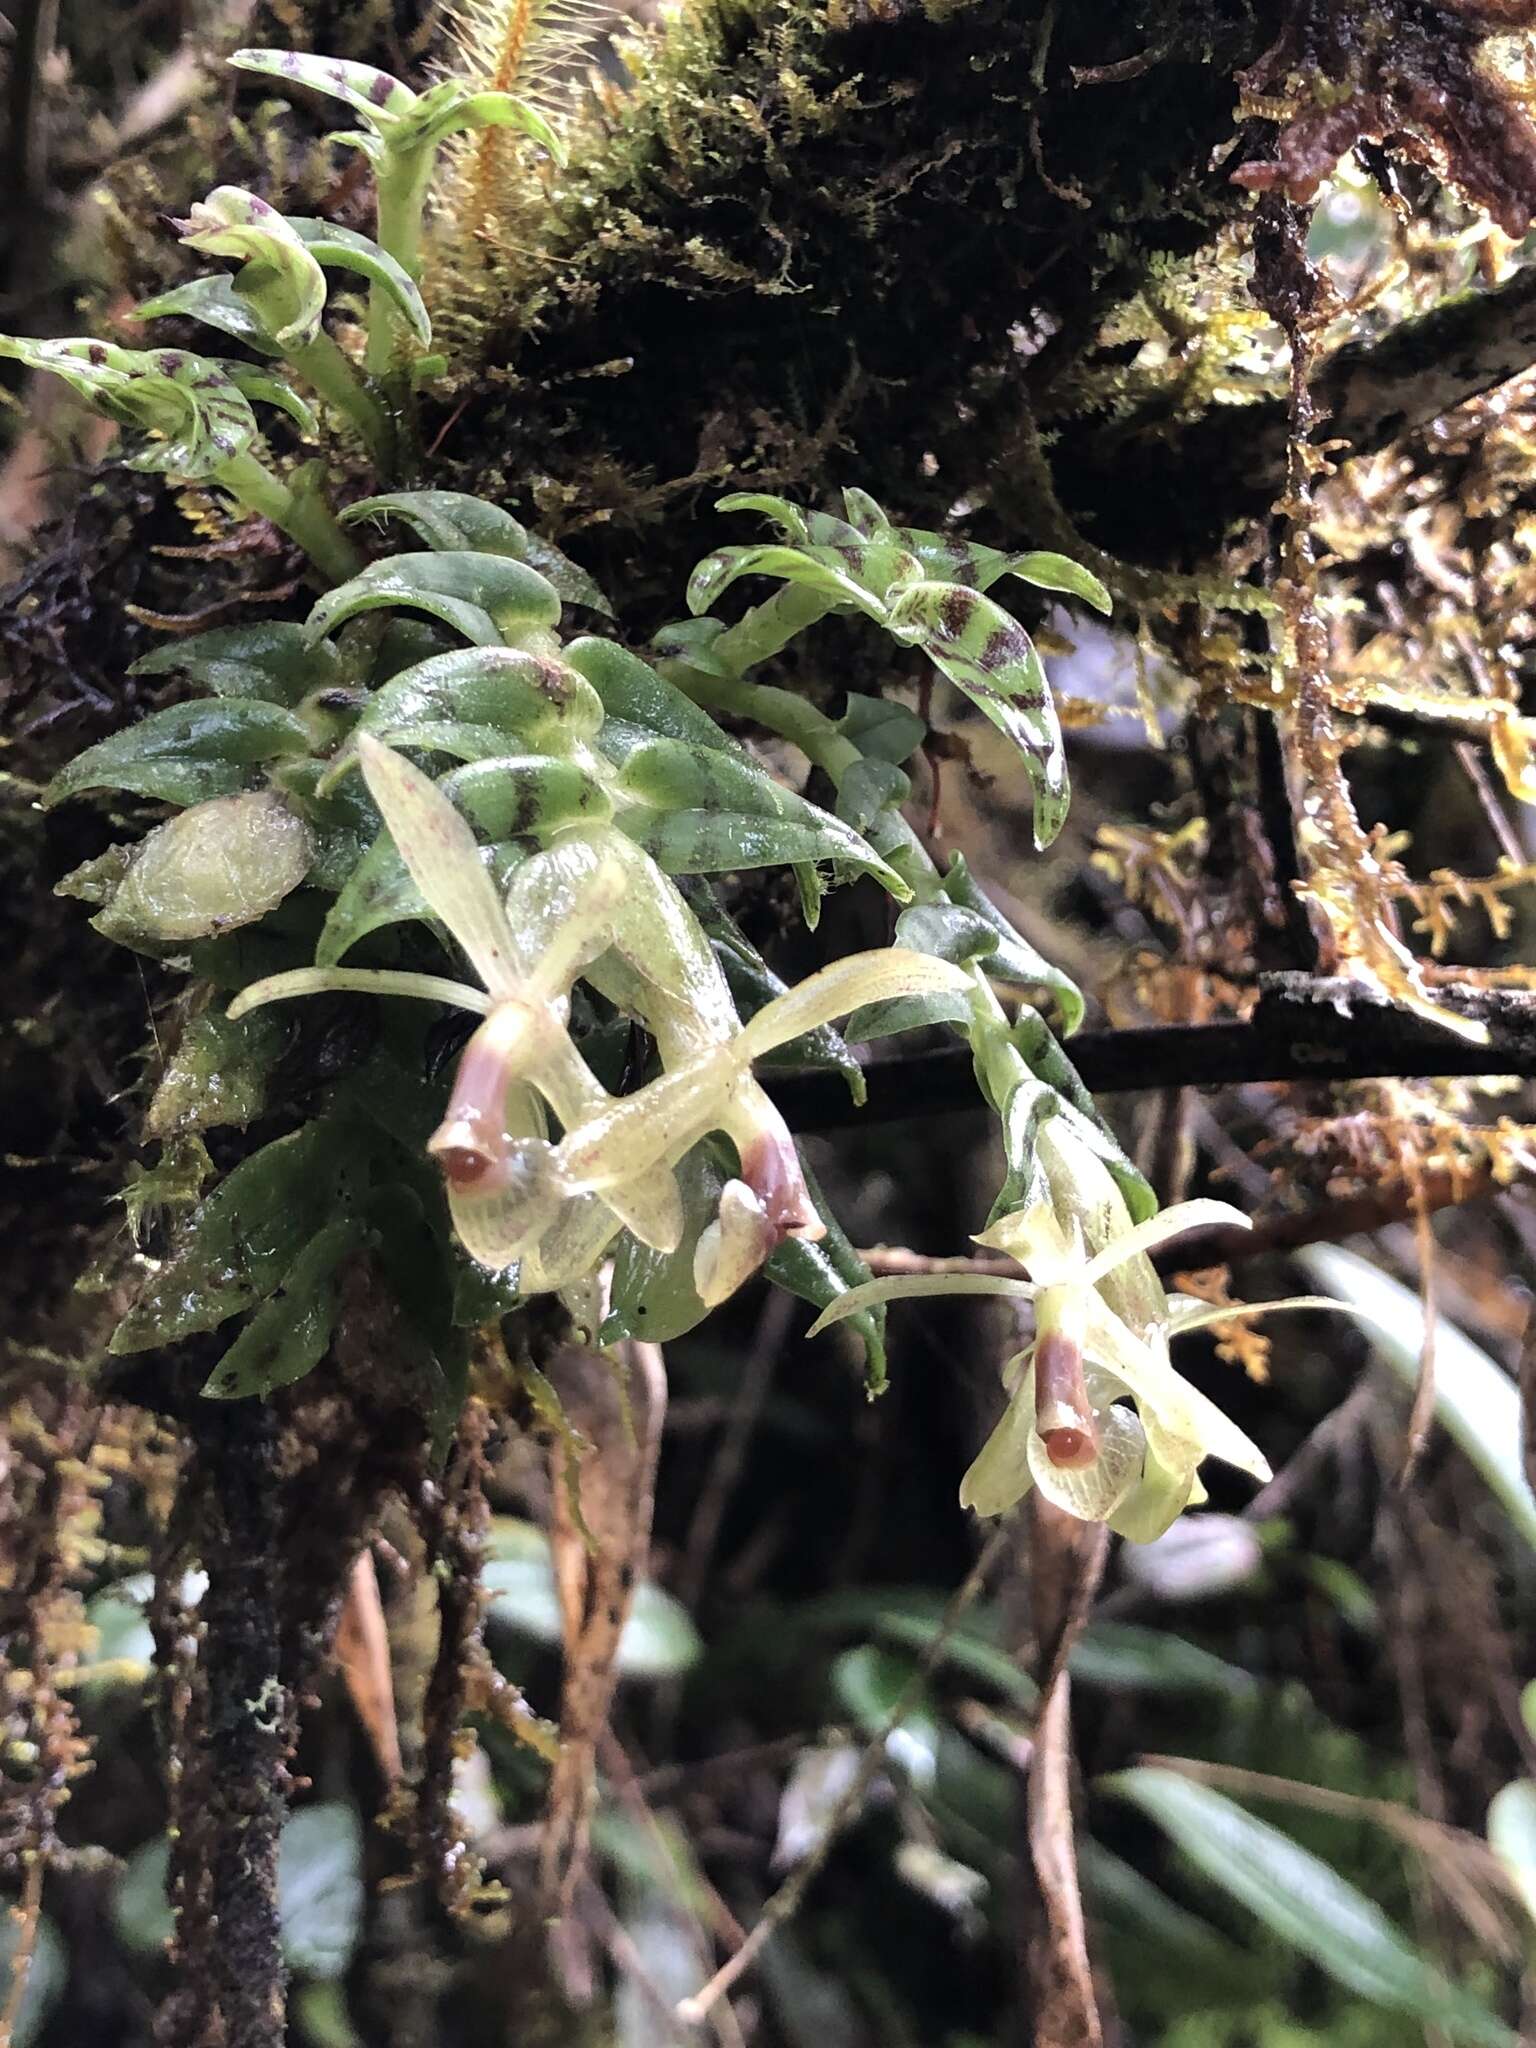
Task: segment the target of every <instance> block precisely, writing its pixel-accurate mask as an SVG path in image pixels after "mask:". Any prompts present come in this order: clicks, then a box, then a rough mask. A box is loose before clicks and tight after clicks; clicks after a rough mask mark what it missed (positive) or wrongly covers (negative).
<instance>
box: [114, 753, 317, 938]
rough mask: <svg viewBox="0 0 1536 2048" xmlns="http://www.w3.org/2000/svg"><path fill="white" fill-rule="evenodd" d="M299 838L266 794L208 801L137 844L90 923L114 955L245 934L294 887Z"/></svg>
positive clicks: (301, 870) (304, 832) (304, 843)
mask: <svg viewBox="0 0 1536 2048" xmlns="http://www.w3.org/2000/svg"><path fill="white" fill-rule="evenodd" d="M311 850H312V849H311V844H310V837H309V829H308V827H307V826H306V825H305V823H304V820H303V819H302V818H300V817H298V816H297V815H296V814H295V813H294V812H293V811H291V810H290V809H289V808H288V806H287V804H286V803H285V802H284V801H283V799H282V798H281V797H280V796H279V795H278V794H277V792H276V791H275V790H256V791H252V792H251V793H250V794H248V795H245V796H221V797H214V798H212V799H211V800H210V801H209V802H207V803H202V804H194V805H193V806H192V808H191V809H190V810H186V811H182V812H181V813H180V815H179V816H177V817H174V818H171V819H169V820H168V821H167V822H166V823H165V824H164V825H157V826H156V827H155V829H154V831H153V832H151V833H149V834H148V835H147V836H146V837H145V838H144V839H142V840H141V841H140V842H139V845H138V846H137V848H136V849H135V851H134V855H133V859H132V861H131V863H130V864H129V867H128V870H127V872H126V873H125V874H124V876H123V879H122V881H121V882H120V883H119V885H118V887H117V889H116V890H115V891H114V892H113V895H112V899H111V901H110V902H109V903H108V904H107V905H106V906H105V908H104V909H102V910H101V911H99V912H98V913H97V915H96V916H95V917H93V918H92V919H91V922H92V924H93V925H94V926H95V927H96V929H97V931H99V932H100V933H102V935H103V936H104V937H106V938H109V939H116V940H118V941H119V942H120V943H121V944H124V945H138V944H141V943H144V944H149V945H166V944H170V943H172V942H174V941H176V940H182V939H204V938H210V937H213V936H215V935H216V934H218V933H220V932H227V931H233V930H235V929H236V928H237V927H238V926H240V925H247V924H254V923H256V922H257V921H258V919H260V918H263V917H265V916H266V915H267V913H268V911H270V910H274V909H276V907H277V905H278V904H279V903H281V902H282V900H283V898H284V897H285V896H287V895H289V894H290V893H291V892H292V891H293V890H294V889H296V888H298V886H299V884H300V883H301V882H302V881H303V880H304V877H305V875H306V874H307V873H308V872H309V863H310V857H311Z"/></svg>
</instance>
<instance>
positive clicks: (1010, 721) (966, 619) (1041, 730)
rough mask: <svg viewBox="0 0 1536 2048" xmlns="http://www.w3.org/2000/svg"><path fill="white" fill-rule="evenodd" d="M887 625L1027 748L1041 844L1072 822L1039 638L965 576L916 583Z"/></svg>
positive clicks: (898, 602) (900, 600)
mask: <svg viewBox="0 0 1536 2048" xmlns="http://www.w3.org/2000/svg"><path fill="white" fill-rule="evenodd" d="M887 623H888V625H889V628H890V630H891V632H892V633H894V634H895V635H896V637H897V638H898V639H900V640H905V641H907V642H909V643H910V644H911V645H913V646H916V647H920V648H921V649H922V651H923V653H924V654H926V655H927V657H928V659H929V660H930V661H931V662H932V663H933V665H934V667H935V668H937V669H938V670H939V671H940V672H941V673H942V674H943V675H946V676H947V677H948V678H949V680H950V681H951V682H952V683H954V684H955V685H956V686H957V687H958V688H959V689H961V690H963V691H964V692H965V694H966V696H968V697H969V698H970V699H971V702H972V703H973V704H975V705H976V707H977V709H978V710H979V711H982V712H983V713H985V715H986V716H987V717H988V718H990V719H991V721H992V723H993V724H994V725H995V726H997V728H998V729H999V731H1001V732H1003V733H1006V734H1007V736H1008V738H1009V739H1011V740H1012V741H1013V743H1014V745H1015V746H1016V747H1018V749H1019V751H1020V752H1021V753H1022V754H1023V756H1024V765H1025V769H1026V772H1027V773H1028V775H1029V780H1030V786H1031V788H1032V790H1033V792H1034V806H1035V819H1034V825H1035V844H1036V846H1037V847H1046V846H1049V845H1050V843H1051V841H1052V840H1053V839H1054V838H1055V837H1056V835H1057V833H1058V832H1060V830H1061V828H1062V826H1063V824H1064V823H1065V822H1066V816H1067V804H1068V801H1069V798H1070V787H1069V784H1068V780H1067V757H1066V753H1065V750H1064V749H1063V747H1062V742H1061V726H1060V723H1059V722H1058V720H1057V717H1056V707H1055V704H1054V703H1053V702H1052V700H1051V690H1050V684H1049V683H1048V682H1047V681H1046V675H1045V668H1044V666H1043V664H1042V662H1041V660H1040V656H1039V655H1038V653H1037V652H1036V651H1035V643H1034V642H1033V640H1031V639H1030V637H1029V635H1028V634H1027V633H1026V632H1025V630H1024V628H1023V627H1022V626H1021V625H1020V624H1019V623H1018V621H1017V620H1016V619H1012V618H1010V617H1009V615H1008V614H1007V612H1005V611H1004V610H1003V609H1002V608H1001V606H999V605H995V604H994V603H993V602H992V600H991V599H990V598H988V597H983V596H982V595H981V593H980V592H979V591H975V590H967V589H966V588H965V587H964V586H963V585H962V584H959V583H918V584H915V585H914V586H913V587H912V588H911V589H909V590H905V591H903V592H902V593H901V595H900V596H899V597H898V598H897V599H896V601H895V603H894V604H893V605H892V607H891V611H890V616H889V620H888V622H887Z"/></svg>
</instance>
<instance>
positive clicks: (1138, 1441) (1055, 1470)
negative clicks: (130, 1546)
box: [1025, 1407, 1147, 1522]
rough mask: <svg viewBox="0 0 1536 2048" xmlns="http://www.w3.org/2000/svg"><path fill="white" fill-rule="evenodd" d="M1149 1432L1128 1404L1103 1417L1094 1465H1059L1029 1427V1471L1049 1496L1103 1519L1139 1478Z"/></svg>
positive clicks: (1081, 1515) (1086, 1516)
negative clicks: (1053, 1460) (1147, 1432)
mask: <svg viewBox="0 0 1536 2048" xmlns="http://www.w3.org/2000/svg"><path fill="white" fill-rule="evenodd" d="M1146 1451H1147V1434H1146V1431H1145V1430H1144V1429H1143V1428H1142V1426H1141V1423H1140V1422H1139V1421H1138V1420H1137V1418H1136V1416H1135V1415H1134V1414H1133V1413H1132V1411H1131V1410H1130V1409H1129V1408H1120V1407H1116V1408H1109V1409H1106V1410H1105V1412H1104V1413H1103V1414H1102V1415H1101V1416H1100V1417H1099V1455H1098V1457H1097V1458H1096V1459H1095V1460H1094V1462H1093V1463H1092V1464H1091V1465H1083V1466H1070V1465H1057V1464H1053V1463H1052V1461H1051V1456H1050V1453H1049V1452H1048V1451H1047V1450H1046V1447H1045V1445H1044V1443H1043V1442H1042V1441H1041V1438H1040V1433H1039V1431H1038V1430H1035V1429H1031V1430H1030V1432H1029V1435H1028V1437H1027V1439H1026V1442H1025V1455H1026V1457H1027V1459H1028V1461H1029V1473H1030V1477H1031V1478H1032V1479H1033V1480H1034V1482H1035V1484H1036V1486H1038V1487H1039V1489H1040V1491H1041V1493H1042V1494H1044V1496H1045V1498H1046V1499H1047V1500H1048V1501H1053V1502H1054V1503H1055V1505H1056V1506H1057V1507H1059V1508H1065V1509H1066V1511H1067V1513H1068V1514H1069V1515H1076V1516H1077V1518H1078V1520H1079V1521H1080V1522H1105V1521H1108V1519H1109V1517H1110V1516H1111V1515H1112V1514H1113V1513H1114V1511H1115V1510H1116V1508H1118V1507H1119V1506H1120V1505H1121V1503H1122V1502H1123V1501H1124V1500H1125V1499H1126V1498H1127V1497H1128V1496H1129V1495H1130V1494H1131V1492H1132V1491H1133V1490H1134V1489H1135V1487H1136V1486H1137V1485H1138V1484H1139V1482H1140V1480H1141V1468H1142V1463H1143V1460H1144V1459H1145V1457H1146Z"/></svg>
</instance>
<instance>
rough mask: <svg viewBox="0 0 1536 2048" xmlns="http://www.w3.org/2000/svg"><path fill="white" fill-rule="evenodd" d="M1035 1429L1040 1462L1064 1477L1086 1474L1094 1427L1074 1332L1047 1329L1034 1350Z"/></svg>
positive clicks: (1093, 1456) (1093, 1454) (1094, 1454)
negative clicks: (1043, 1456)
mask: <svg viewBox="0 0 1536 2048" xmlns="http://www.w3.org/2000/svg"><path fill="white" fill-rule="evenodd" d="M1035 1429H1036V1432H1037V1433H1038V1435H1039V1438H1040V1441H1041V1442H1042V1443H1043V1444H1044V1445H1045V1454H1046V1456H1047V1457H1048V1458H1049V1459H1050V1461H1051V1463H1052V1464H1053V1465H1057V1466H1060V1467H1061V1468H1062V1469H1063V1470H1065V1471H1070V1472H1082V1471H1086V1469H1087V1468H1088V1467H1089V1466H1090V1465H1092V1464H1093V1463H1094V1462H1095V1461H1096V1460H1097V1458H1098V1455H1099V1430H1098V1424H1097V1422H1096V1421H1095V1420H1094V1414H1093V1409H1092V1407H1091V1406H1090V1405H1089V1400H1088V1389H1087V1386H1086V1384H1085V1382H1084V1379H1083V1347H1082V1342H1081V1339H1080V1338H1079V1337H1078V1336H1077V1335H1076V1334H1075V1333H1074V1332H1069V1331H1067V1330H1064V1329H1048V1330H1046V1331H1045V1332H1044V1333H1043V1334H1042V1336H1041V1337H1040V1339H1039V1341H1038V1343H1037V1344H1036V1346H1035Z"/></svg>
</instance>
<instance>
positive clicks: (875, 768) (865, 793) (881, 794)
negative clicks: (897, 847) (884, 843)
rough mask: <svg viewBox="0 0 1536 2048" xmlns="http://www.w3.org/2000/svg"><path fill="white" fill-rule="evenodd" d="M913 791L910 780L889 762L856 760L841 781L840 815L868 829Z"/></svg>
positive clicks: (857, 827) (859, 829)
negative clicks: (883, 813) (883, 812)
mask: <svg viewBox="0 0 1536 2048" xmlns="http://www.w3.org/2000/svg"><path fill="white" fill-rule="evenodd" d="M911 794H912V784H911V782H910V780H909V779H908V778H907V777H906V776H905V775H903V774H902V772H901V770H900V769H899V768H893V767H892V766H891V764H890V763H889V761H855V762H854V763H853V765H852V767H851V768H849V769H848V771H847V773H846V774H845V775H844V776H843V777H842V779H841V781H840V782H839V783H838V786H837V815H838V816H839V817H840V818H841V819H842V820H843V822H844V823H845V824H847V825H851V826H852V827H853V829H854V831H855V832H864V831H867V830H868V828H869V827H870V826H871V825H872V824H873V823H874V821H875V819H876V818H878V817H879V815H880V813H881V812H882V811H887V810H890V809H891V808H892V806H893V805H896V804H904V803H905V802H906V801H907V798H908V797H909V796H911Z"/></svg>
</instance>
